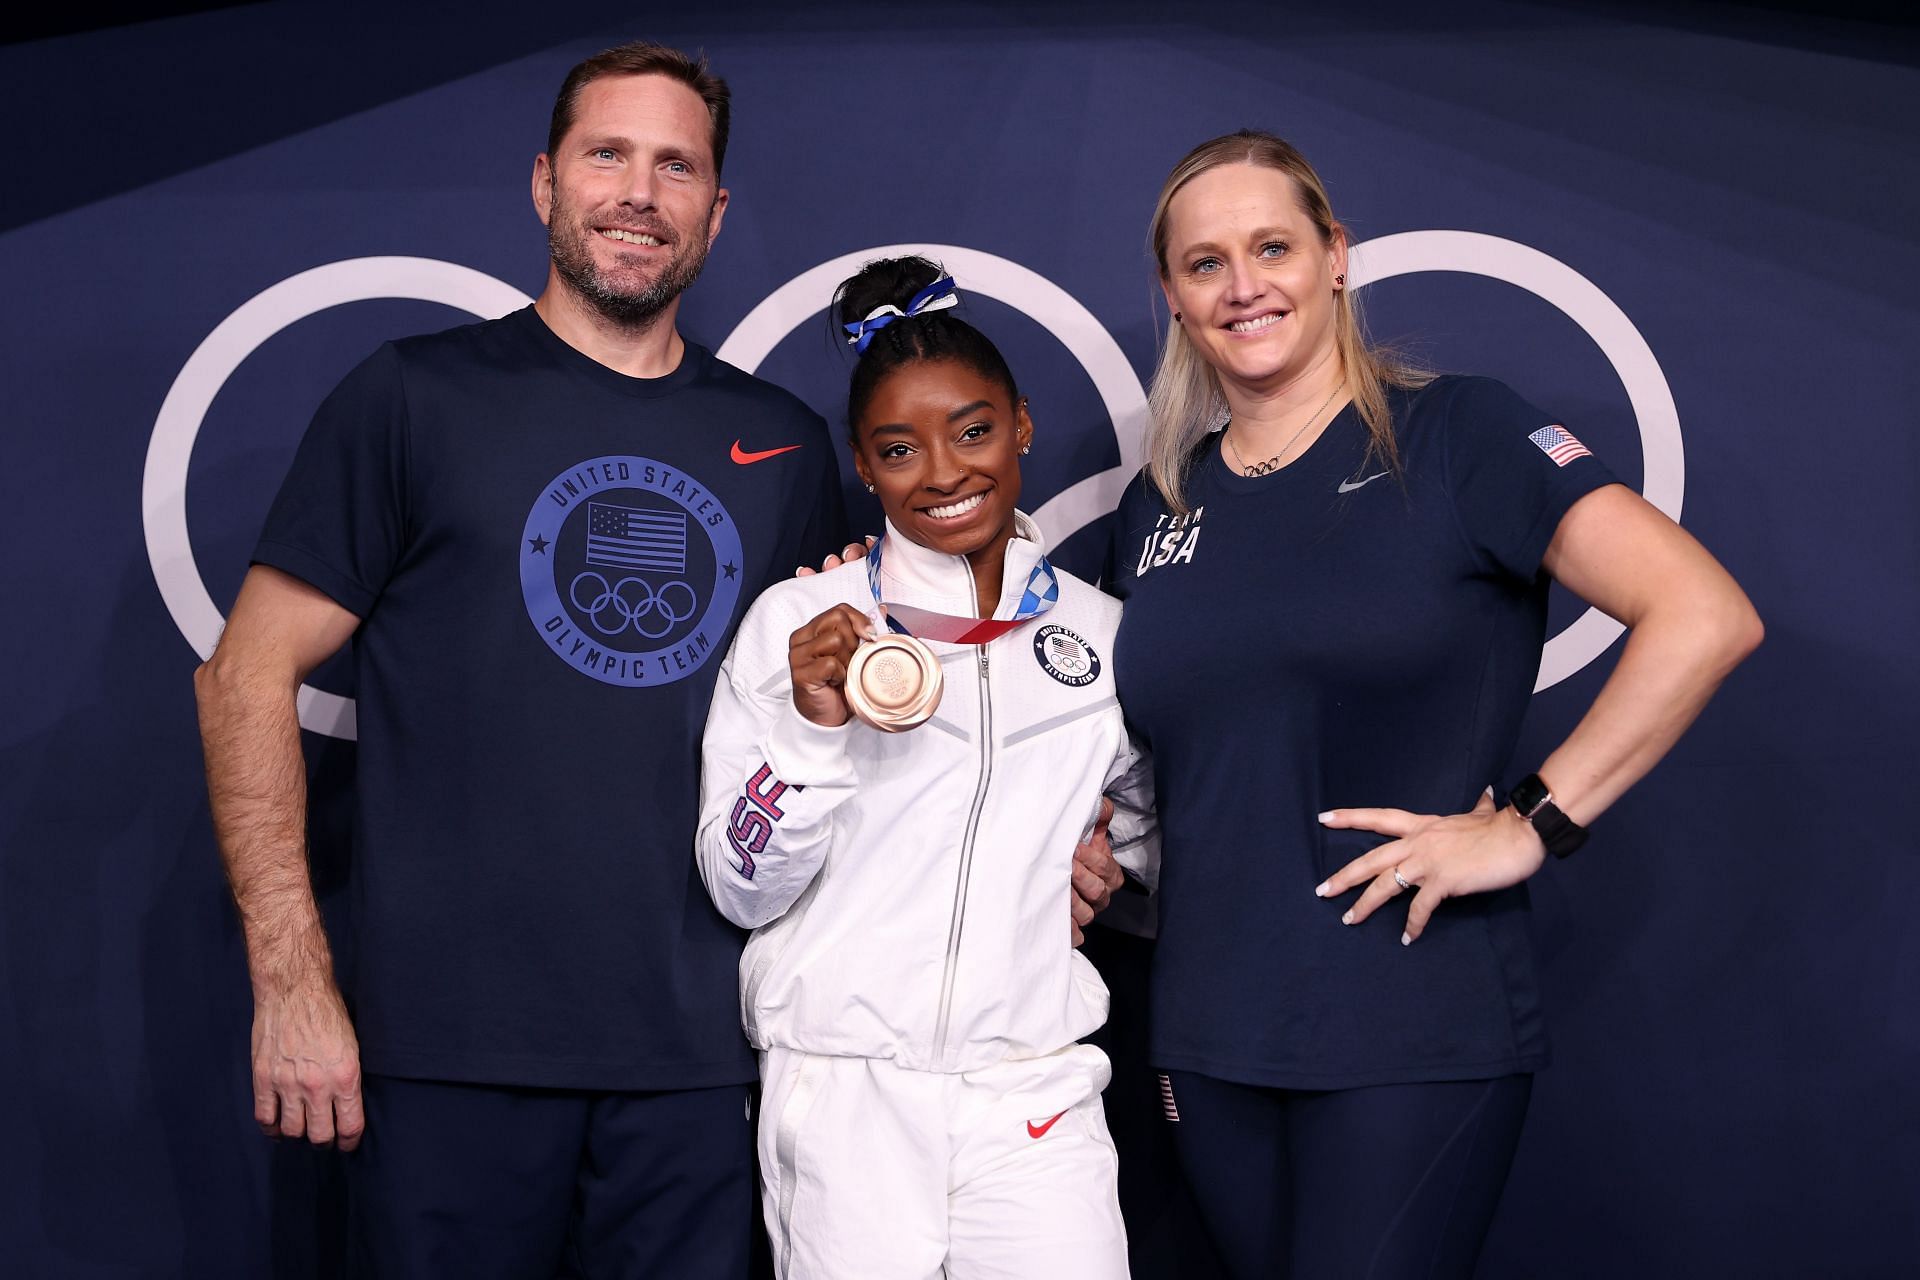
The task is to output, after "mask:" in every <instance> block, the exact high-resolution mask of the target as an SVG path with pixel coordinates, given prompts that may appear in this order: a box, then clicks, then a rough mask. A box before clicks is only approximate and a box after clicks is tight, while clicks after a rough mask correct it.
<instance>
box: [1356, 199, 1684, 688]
mask: <svg viewBox="0 0 1920 1280" xmlns="http://www.w3.org/2000/svg"><path fill="white" fill-rule="evenodd" d="M1421 271H1459V272H1464V273H1466V274H1469V275H1477V276H1489V277H1491V278H1493V279H1495V280H1504V281H1506V282H1507V283H1508V284H1510V285H1514V286H1515V287H1517V288H1521V289H1525V290H1526V291H1527V292H1528V293H1531V294H1533V295H1534V296H1535V297H1537V298H1539V299H1541V300H1542V301H1544V302H1546V303H1548V304H1550V305H1552V306H1553V307H1556V308H1558V309H1559V311H1560V312H1561V313H1562V314H1564V315H1565V316H1566V317H1567V318H1568V319H1569V320H1571V321H1573V322H1574V323H1575V324H1577V325H1579V326H1580V327H1581V329H1583V330H1585V331H1586V335H1587V336H1588V337H1589V338H1592V339H1593V341H1594V345H1595V346H1597V347H1599V348H1600V353H1601V354H1602V355H1604V356H1606V358H1607V362H1608V363H1609V364H1611V365H1612V366H1613V371H1614V373H1616V374H1617V375H1619V378H1620V382H1621V384H1622V385H1623V386H1625V387H1626V391H1627V400H1628V402H1629V403H1630V404H1631V405H1632V406H1633V416H1634V421H1635V422H1637V423H1638V424H1639V428H1640V454H1641V468H1642V470H1641V474H1642V477H1643V478H1642V480H1641V491H1642V494H1643V495H1644V496H1645V498H1646V500H1647V501H1648V502H1651V503H1652V504H1653V505H1654V506H1656V507H1658V508H1659V509H1660V510H1662V511H1664V512H1666V513H1667V515H1668V516H1669V517H1671V518H1672V519H1673V520H1674V521H1675V522H1676V523H1677V522H1678V521H1679V519H1680V500H1681V497H1682V495H1683V494H1684V492H1685V490H1686V483H1687V456H1686V448H1685V445H1684V444H1683V443H1682V441H1681V439H1680V409H1679V407H1678V406H1677V405H1675V404H1674V402H1673V389H1672V388H1671V387H1669V386H1668V385H1667V375H1666V374H1665V373H1663V372H1662V371H1661V369H1660V362H1659V360H1657V359H1655V358H1654V354H1653V348H1652V347H1650V346H1648V345H1647V340H1646V339H1645V338H1644V337H1642V336H1641V334H1640V330H1638V329H1636V328H1635V327H1634V324H1633V321H1631V320H1629V319H1628V318H1627V313H1626V312H1624V311H1622V310H1621V309H1620V308H1619V306H1618V305H1617V304H1616V303H1615V302H1614V300H1613V299H1612V298H1609V297H1608V296H1607V295H1606V294H1605V293H1602V292H1601V291H1600V288H1599V286H1598V285H1596V284H1594V283H1593V281H1591V280H1589V279H1587V278H1586V277H1585V276H1583V275H1581V274H1580V273H1579V272H1578V271H1575V270H1574V269H1573V268H1572V267H1570V266H1568V265H1567V264H1566V263H1564V262H1562V261H1560V260H1559V259H1558V258H1554V257H1551V256H1549V255H1547V254H1544V253H1542V252H1540V250H1538V249H1535V248H1532V247H1531V246H1528V245H1524V244H1521V243H1519V242H1518V241H1514V240H1504V239H1502V238H1501V237H1499V236H1490V235H1483V234H1481V233H1480V232H1477V231H1402V232H1400V233H1399V234H1397V235H1390V236H1381V237H1380V238H1379V239H1377V240H1368V241H1365V242H1364V243H1361V244H1357V245H1355V246H1354V247H1353V249H1352V251H1351V253H1350V254H1349V256H1348V261H1347V279H1348V281H1349V282H1350V284H1351V286H1352V287H1353V288H1356V289H1357V288H1360V287H1362V286H1364V285H1368V284H1377V283H1378V282H1380V281H1382V280H1390V279H1392V278H1393V277H1394V276H1404V275H1412V274H1414V273H1416V272H1421ZM1625 630H1626V628H1625V627H1624V626H1622V625H1621V624H1620V623H1618V622H1615V621H1614V620H1613V619H1612V618H1609V617H1608V616H1607V615H1606V614H1604V613H1602V612H1600V611H1599V610H1598V609H1591V608H1590V609H1588V610H1587V611H1586V612H1585V613H1583V614H1582V615H1580V617H1579V618H1578V619H1576V620H1575V621H1574V623H1573V624H1572V625H1571V626H1569V627H1568V628H1567V629H1566V630H1564V631H1562V632H1561V633H1560V634H1559V635H1557V636H1555V637H1553V639H1551V640H1549V641H1547V647H1546V650H1545V652H1543V653H1542V654H1541V655H1540V674H1539V676H1538V677H1537V678H1536V679H1535V680H1534V682H1533V691H1534V692H1535V693H1538V692H1540V691H1541V690H1542V689H1548V688H1552V687H1553V686H1554V685H1556V684H1559V683H1560V682H1561V681H1562V680H1565V679H1566V678H1567V677H1568V676H1570V675H1572V674H1574V673H1575V672H1576V671H1579V670H1580V669H1582V668H1583V667H1585V666H1586V665H1587V664H1588V663H1590V662H1592V661H1593V660H1594V659H1595V658H1597V657H1599V656H1600V655H1601V654H1603V653H1605V652H1606V651H1607V647H1608V646H1609V645H1611V644H1612V643H1613V642H1614V641H1615V640H1618V639H1619V638H1620V636H1621V634H1622V633H1623V632H1624V631H1625Z"/></svg>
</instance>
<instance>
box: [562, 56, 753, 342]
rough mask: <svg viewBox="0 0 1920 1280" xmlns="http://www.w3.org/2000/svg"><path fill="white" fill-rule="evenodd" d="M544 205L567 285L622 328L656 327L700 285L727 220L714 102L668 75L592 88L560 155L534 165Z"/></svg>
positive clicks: (620, 79)
mask: <svg viewBox="0 0 1920 1280" xmlns="http://www.w3.org/2000/svg"><path fill="white" fill-rule="evenodd" d="M533 199H534V205H535V207H536V208H537V209H538V210H539V212H540V219H541V221H543V222H545V223H546V224H547V243H548V245H549V247H550V248H551V250H552V253H553V270H554V275H555V277H556V278H557V279H558V281H559V282H560V283H561V284H562V285H563V286H564V287H566V288H567V289H569V290H571V291H572V292H573V293H575V294H576V295H578V296H579V297H580V298H581V299H582V300H583V301H585V302H587V303H588V304H589V305H591V306H592V307H594V308H595V309H596V310H598V311H599V312H600V313H601V314H602V315H604V316H606V317H607V318H608V319H610V320H613V321H614V322H616V323H619V324H624V325H645V324H649V323H651V322H652V321H653V320H654V319H655V318H657V317H658V316H660V315H661V314H662V313H663V312H665V311H666V310H667V309H668V307H670V306H671V305H672V304H673V302H674V300H675V299H676V298H678V297H679V296H680V293H681V291H682V290H684V289H686V287H687V286H688V285H690V284H692V283H693V282H694V280H695V279H697V278H698V277H699V275H700V268H701V267H702V266H703V265H705V263H706V260H707V249H708V246H710V245H711V244H712V243H713V239H714V237H715V236H717V235H719V234H720V221H721V218H722V217H723V216H724V214H725V213H726V207H727V193H726V192H725V191H724V190H722V189H721V188H720V186H719V179H718V177H717V175H716V174H715V172H714V162H713V123H712V118H711V116H710V115H709V114H708V111H707V106H706V103H705V102H703V101H702V100H701V98H700V95H699V94H697V93H695V92H694V91H693V90H692V89H690V88H689V87H687V86H686V85H684V84H681V83H680V82H679V81H677V80H673V79H671V78H669V77H667V76H659V75H639V76H603V77H601V78H600V79H598V80H594V81H592V82H590V83H589V84H587V85H586V86H585V87H584V88H582V89H581V91H580V96H579V98H578V100H577V104H576V107H575V115H574V120H573V124H572V127H570V128H569V129H568V130H567V133H566V136H565V137H563V138H562V139H561V140H560V145H559V147H558V149H557V154H554V155H551V156H548V155H542V156H541V157H539V159H537V160H536V161H534V171H533Z"/></svg>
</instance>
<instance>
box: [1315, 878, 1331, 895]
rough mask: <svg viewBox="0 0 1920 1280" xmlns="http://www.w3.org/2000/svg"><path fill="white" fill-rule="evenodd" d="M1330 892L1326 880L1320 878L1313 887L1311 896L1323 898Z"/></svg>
mask: <svg viewBox="0 0 1920 1280" xmlns="http://www.w3.org/2000/svg"><path fill="white" fill-rule="evenodd" d="M1330 892H1331V890H1329V889H1328V888H1327V882H1326V881H1324V880H1322V881H1321V882H1320V884H1319V885H1318V886H1317V887H1316V888H1315V889H1314V891H1313V896H1314V897H1316V898H1324V897H1326V896H1327V894H1328V893H1330Z"/></svg>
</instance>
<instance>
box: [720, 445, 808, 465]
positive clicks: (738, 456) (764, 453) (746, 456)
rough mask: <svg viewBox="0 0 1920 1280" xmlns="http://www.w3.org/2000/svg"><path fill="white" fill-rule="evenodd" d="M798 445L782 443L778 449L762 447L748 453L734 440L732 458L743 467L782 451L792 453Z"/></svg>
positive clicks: (774, 455) (775, 455)
mask: <svg viewBox="0 0 1920 1280" xmlns="http://www.w3.org/2000/svg"><path fill="white" fill-rule="evenodd" d="M799 447H800V446H799V445H797V444H789V445H783V446H782V447H780V448H778V449H762V450H760V452H758V453H748V452H747V451H746V450H745V449H742V448H741V447H740V442H739V441H738V440H735V441H734V442H733V460H734V461H735V462H737V463H739V464H740V465H741V466H743V467H744V466H748V465H750V464H752V463H755V462H762V461H764V460H766V459H768V458H772V457H777V456H778V455H780V454H783V453H792V452H793V451H794V450H795V449H798V448H799Z"/></svg>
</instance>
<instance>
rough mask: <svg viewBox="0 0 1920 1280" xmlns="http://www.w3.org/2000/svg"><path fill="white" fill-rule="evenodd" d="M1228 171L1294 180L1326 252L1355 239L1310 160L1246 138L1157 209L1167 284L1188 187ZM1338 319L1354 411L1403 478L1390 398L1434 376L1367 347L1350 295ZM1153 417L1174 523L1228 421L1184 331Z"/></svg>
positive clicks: (1150, 437)
mask: <svg viewBox="0 0 1920 1280" xmlns="http://www.w3.org/2000/svg"><path fill="white" fill-rule="evenodd" d="M1229 164H1251V165H1258V166H1260V167H1261V168H1266V169H1278V170H1279V171H1280V172H1281V173H1284V174H1286V175H1287V176H1288V177H1289V178H1291V179H1293V189H1294V191H1295V193H1296V194H1297V195H1298V196H1299V198H1300V207H1301V209H1302V211H1303V212H1305V213H1306V215H1307V217H1308V218H1309V219H1310V220H1311V221H1312V222H1313V225H1314V228H1315V230H1317V231H1318V232H1319V233H1320V239H1321V242H1322V243H1324V244H1332V243H1333V242H1334V238H1335V237H1336V236H1340V237H1344V236H1345V235H1346V230H1345V228H1343V227H1342V226H1341V225H1340V223H1339V222H1338V221H1337V220H1336V219H1335V218H1334V216H1333V206H1332V205H1331V204H1330V203H1329V202H1328V200H1327V189H1326V187H1325V186H1323V185H1321V182H1320V175H1319V174H1317V173H1315V172H1314V171H1313V166H1312V165H1310V164H1308V163H1307V158H1306V157H1305V156H1303V155H1301V154H1300V153H1299V152H1298V151H1296V150H1294V148H1293V146H1292V145H1291V144H1289V143H1288V142H1286V141H1285V140H1284V139H1281V138H1277V137H1275V136H1274V135H1273V134H1270V133H1263V132H1261V131H1260V130H1258V129H1242V130H1240V131H1239V132H1238V133H1229V134H1227V135H1225V136H1224V137H1219V138H1215V139H1213V140H1212V141H1210V142H1203V143H1201V144H1200V145H1199V146H1197V147H1195V148H1194V149H1193V150H1192V151H1189V152H1188V153H1187V156H1186V158H1185V159H1184V160H1182V161H1181V162H1180V163H1179V164H1177V165H1175V166H1174V167H1173V172H1172V173H1170V174H1168V175H1167V181H1166V183H1165V185H1163V186H1162V187H1161V188H1160V200H1159V202H1158V203H1157V204H1155V205H1154V208H1153V222H1152V223H1151V224H1150V225H1149V227H1148V228H1147V242H1148V246H1149V248H1150V249H1151V250H1152V252H1153V260H1154V262H1155V264H1156V265H1157V266H1158V268H1159V271H1160V278H1161V280H1162V281H1164V280H1166V279H1167V208H1168V206H1169V205H1171V204H1172V203H1173V198H1174V196H1175V195H1177V194H1179V192H1180V189H1181V188H1182V187H1184V186H1186V185H1187V183H1189V182H1191V181H1193V179H1195V178H1197V177H1199V176H1200V175H1201V174H1203V173H1205V172H1207V171H1208V170H1209V169H1217V168H1219V167H1221V166H1222V165H1229ZM1333 309H1334V321H1333V335H1334V343H1335V345H1336V346H1337V347H1338V350H1339V355H1340V366H1341V368H1342V370H1343V371H1344V372H1345V374H1346V379H1347V389H1348V391H1349V392H1351V393H1352V395H1353V404H1354V408H1355V409H1356V410H1357V411H1358V412H1359V414H1360V420H1361V421H1362V422H1364V423H1365V424H1366V426H1367V433H1368V435H1370V436H1371V437H1372V442H1371V443H1370V445H1369V446H1368V447H1369V450H1370V451H1371V452H1372V453H1373V454H1374V455H1375V456H1377V457H1378V458H1379V459H1380V460H1381V461H1382V462H1383V463H1385V464H1386V465H1387V466H1388V467H1390V468H1392V469H1393V470H1394V471H1395V472H1396V473H1397V472H1398V471H1399V470H1400V449H1399V446H1398V445H1397V444H1396V443H1395V441H1394V437H1393V415H1392V413H1391V412H1390V411H1389V410H1388V408H1387V390H1388V388H1390V387H1408V388H1411V387H1422V386H1425V385H1426V384H1427V383H1428V382H1429V381H1431V380H1432V377H1433V375H1432V374H1429V373H1426V372H1424V371H1423V370H1420V369H1418V368H1415V367H1414V366H1412V365H1410V364H1408V363H1406V362H1405V361H1403V360H1402V359H1401V358H1400V357H1398V356H1397V355H1395V354H1394V353H1393V352H1391V351H1388V350H1386V349H1384V348H1380V347H1376V346H1374V345H1372V344H1371V343H1369V342H1368V341H1367V336H1366V330H1365V328H1364V326H1363V325H1362V324H1361V319H1360V308H1359V304H1358V303H1357V302H1356V301H1355V299H1354V296H1353V291H1352V290H1351V289H1338V290H1335V292H1334V295H1333ZM1147 407H1148V409H1149V410H1150V411H1151V419H1152V420H1151V422H1150V424H1149V426H1148V428H1147V476H1148V478H1149V479H1151V480H1152V481H1153V485H1154V487H1155V488H1156V489H1158V490H1159V491H1160V496H1161V497H1162V498H1164V499H1165V500H1166V503H1167V506H1168V507H1169V508H1170V509H1172V511H1173V512H1174V513H1175V514H1179V515H1184V514H1185V513H1186V511H1187V493H1186V489H1187V478H1188V477H1187V472H1188V469H1189V467H1190V466H1191V464H1192V460H1193V452H1194V446H1195V445H1197V444H1198V443H1199V442H1200V440H1201V438H1202V437H1203V436H1205V435H1206V434H1207V432H1208V431H1210V430H1212V428H1213V427H1214V426H1215V425H1216V424H1217V423H1219V421H1220V419H1221V416H1222V415H1223V414H1224V413H1225V412H1226V397H1225V396H1224V395H1223V394H1222V392H1221V390H1220V377H1219V375H1218V374H1216V373H1215V372H1214V370H1213V367H1212V366H1211V365H1209V364H1208V363H1207V362H1206V360H1205V358H1204V357H1202V356H1201V354H1200V353H1199V351H1198V350H1196V349H1195V347H1194V345H1193V341H1192V340H1191V339H1190V338H1188V337H1187V332H1186V330H1185V329H1183V328H1182V327H1181V326H1180V325H1178V324H1174V325H1172V326H1171V327H1169V329H1168V330H1167V335H1166V338H1165V340H1164V341H1163V342H1162V343H1161V344H1160V364H1159V367H1158V368H1156V369H1155V370H1154V372H1153V386H1152V387H1151V388H1150V389H1149V390H1148V392H1147Z"/></svg>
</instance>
